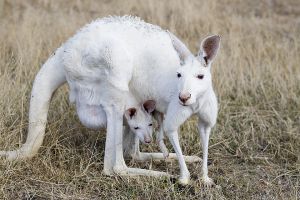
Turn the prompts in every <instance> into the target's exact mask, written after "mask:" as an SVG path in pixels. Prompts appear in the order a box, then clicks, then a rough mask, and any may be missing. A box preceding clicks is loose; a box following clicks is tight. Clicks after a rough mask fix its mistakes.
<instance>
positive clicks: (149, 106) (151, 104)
mask: <svg viewBox="0 0 300 200" xmlns="http://www.w3.org/2000/svg"><path fill="white" fill-rule="evenodd" d="M155 105H156V102H155V101H154V100H148V101H145V103H144V104H143V107H144V109H145V110H146V111H147V112H148V113H152V112H153V111H154V110H155Z"/></svg>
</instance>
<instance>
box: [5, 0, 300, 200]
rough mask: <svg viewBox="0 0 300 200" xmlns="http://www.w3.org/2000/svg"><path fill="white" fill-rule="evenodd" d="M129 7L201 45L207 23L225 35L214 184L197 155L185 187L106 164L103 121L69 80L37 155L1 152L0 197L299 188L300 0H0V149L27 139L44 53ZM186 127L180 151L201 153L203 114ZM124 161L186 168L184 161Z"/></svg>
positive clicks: (233, 195) (204, 194) (269, 192)
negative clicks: (109, 172)
mask: <svg viewBox="0 0 300 200" xmlns="http://www.w3.org/2000/svg"><path fill="white" fill-rule="evenodd" d="M124 14H131V15H137V16H140V17H141V18H143V19H144V20H145V21H147V22H150V23H153V24H158V25H160V26H161V27H163V28H165V29H169V30H170V31H172V32H174V33H175V34H176V35H178V37H179V38H181V39H182V40H183V41H184V42H185V43H186V44H188V45H189V47H190V49H191V50H192V51H193V52H194V53H196V50H197V49H198V46H199V41H200V40H201V39H203V38H204V37H206V36H207V35H210V34H220V35H221V36H222V45H221V50H220V52H219V54H218V56H217V58H216V61H215V63H214V65H213V81H214V87H215V90H216V93H217V96H218V99H219V106H220V111H219V118H218V122H217V125H216V127H215V128H214V129H213V134H212V136H211V140H210V147H209V160H210V163H211V164H210V165H209V175H210V177H211V178H213V179H214V181H215V182H216V184H217V185H218V186H217V187H213V188H204V187H202V186H201V182H200V181H199V177H200V171H201V164H190V165H188V167H189V169H190V172H191V174H192V182H191V184H190V185H189V186H186V187H182V186H180V185H178V184H177V183H173V182H172V181H170V180H167V179H153V178H145V177H139V178H124V177H106V176H104V175H103V174H102V173H101V171H102V167H103V157H104V142H105V132H101V133H99V132H97V131H92V130H89V129H86V128H84V127H83V126H82V125H81V124H80V122H79V120H78V118H77V116H76V113H75V110H74V106H73V105H70V104H69V102H68V95H67V92H68V88H67V87H66V86H64V87H63V88H61V89H60V90H59V91H57V93H56V94H55V96H54V98H53V101H52V103H51V106H50V113H49V115H48V125H47V131H46V137H45V140H44V143H43V146H42V148H41V149H40V151H39V154H38V156H36V157H34V158H33V159H31V160H27V161H21V162H7V161H5V160H3V159H2V160H1V161H0V198H3V199H202V198H203V199H294V200H296V199H300V186H299V185H300V2H299V0H286V1H280V0H265V1H260V0H253V1H250V0H249V1H242V0H240V1H239V0H219V1H217V0H212V1H203V0H201V1H199V0H187V1H183V0H182V1H180V0H169V1H158V0H153V1H150V0H132V1H131V0H126V1H121V0H119V1H116V0H113V1H108V0H102V1H90V0H85V1H83V0H82V1H80V0H76V1H75V0H74V1H62V0H25V1H21V0H0V95H1V97H0V138H1V139H0V147H1V148H0V149H5V150H8V149H15V148H18V147H19V146H20V145H21V144H22V142H24V140H25V138H26V134H27V127H28V108H29V96H30V91H31V87H32V82H33V80H34V77H35V75H36V73H37V72H38V70H39V68H40V66H41V65H42V63H43V62H45V60H46V59H47V58H48V57H49V55H50V54H51V53H52V52H54V50H55V49H56V48H57V47H59V46H60V45H61V44H62V43H63V42H64V41H65V40H66V39H67V38H69V37H70V36H72V35H73V34H74V33H75V31H76V30H77V29H79V28H80V27H81V26H83V25H84V24H86V23H89V22H90V21H91V20H93V19H96V18H98V17H103V16H107V15H124ZM180 132H181V133H180V136H181V146H182V149H183V152H184V154H186V155H198V156H202V152H201V148H200V145H199V142H200V141H199V137H198V133H197V130H196V119H195V118H191V119H190V120H189V121H187V122H186V123H185V124H184V125H183V126H182V127H181V130H180ZM168 147H169V148H170V149H171V146H170V144H169V143H168ZM143 150H145V151H158V147H157V146H156V145H155V144H152V145H150V146H143ZM128 165H129V166H134V167H143V168H147V169H155V170H161V171H169V172H170V173H172V174H178V173H179V166H178V163H177V162H174V163H165V162H158V163H156V162H148V163H133V162H130V161H129V162H128Z"/></svg>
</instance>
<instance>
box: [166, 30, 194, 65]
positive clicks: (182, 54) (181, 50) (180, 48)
mask: <svg viewBox="0 0 300 200" xmlns="http://www.w3.org/2000/svg"><path fill="white" fill-rule="evenodd" d="M167 32H168V34H169V36H170V38H171V41H172V44H173V47H174V49H175V50H176V52H177V54H178V56H179V58H180V64H181V65H183V64H184V63H186V61H187V60H188V59H190V58H191V56H193V55H192V53H191V52H190V50H189V49H188V48H187V47H186V46H185V45H184V44H183V43H182V42H181V41H180V40H179V39H178V38H177V37H176V36H175V35H174V34H173V33H171V32H169V31H167Z"/></svg>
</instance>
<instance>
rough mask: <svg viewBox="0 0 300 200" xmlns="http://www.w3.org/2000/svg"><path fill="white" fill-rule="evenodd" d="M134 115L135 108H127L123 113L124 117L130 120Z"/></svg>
mask: <svg viewBox="0 0 300 200" xmlns="http://www.w3.org/2000/svg"><path fill="white" fill-rule="evenodd" d="M135 115H136V108H129V109H127V110H126V111H125V117H126V118H127V119H132V117H133V116H135Z"/></svg>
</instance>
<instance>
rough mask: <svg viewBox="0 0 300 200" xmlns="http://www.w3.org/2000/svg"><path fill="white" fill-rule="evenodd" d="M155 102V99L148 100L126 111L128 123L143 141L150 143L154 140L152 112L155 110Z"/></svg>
mask: <svg viewBox="0 0 300 200" xmlns="http://www.w3.org/2000/svg"><path fill="white" fill-rule="evenodd" d="M155 104H156V103H155V101H153V100H148V101H145V102H144V103H143V105H141V106H140V107H138V108H129V109H127V110H126V111H125V118H126V120H127V124H128V125H129V127H130V129H131V131H132V132H133V133H134V134H135V135H137V136H138V138H139V140H140V141H141V142H142V143H147V144H148V143H150V142H151V141H152V133H153V121H152V112H153V111H154V110H155Z"/></svg>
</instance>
